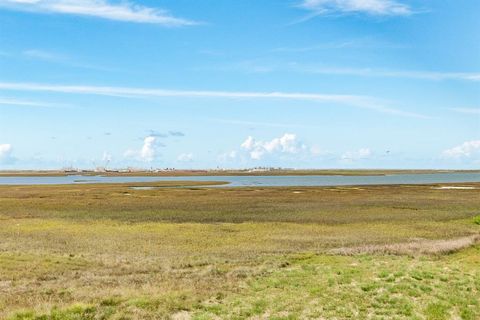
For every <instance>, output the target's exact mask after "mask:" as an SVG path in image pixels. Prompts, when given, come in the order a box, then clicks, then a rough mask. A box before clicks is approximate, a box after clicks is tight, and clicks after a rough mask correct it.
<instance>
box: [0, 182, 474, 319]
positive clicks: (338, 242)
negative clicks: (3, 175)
mask: <svg viewBox="0 0 480 320" xmlns="http://www.w3.org/2000/svg"><path fill="white" fill-rule="evenodd" d="M468 185H471V186H474V187H477V188H478V187H480V184H468ZM479 195H480V192H479V189H471V190H438V189H434V188H432V186H371V187H361V188H356V187H339V188H245V189H215V188H196V187H194V186H192V187H188V188H182V189H168V188H167V189H165V188H161V189H155V190H132V189H130V188H129V186H128V185H74V186H73V185H72V186H42V187H35V186H32V187H0V223H1V228H0V318H7V319H163V318H165V319H168V318H175V319H189V318H195V319H224V318H227V319H228V318H231V319H245V318H252V319H255V318H269V319H275V318H277V319H280V318H284V319H285V318H290V319H297V318H304V319H310V318H328V319H329V318H337V319H344V318H360V319H361V318H395V319H397V318H405V319H412V318H418V319H450V318H453V319H456V318H462V319H477V318H479V317H480V314H479V310H480V307H479V305H478V301H480V296H479V292H480V274H479V268H478V265H479V264H480V261H479V259H480V248H479V247H478V246H473V247H470V248H467V249H464V250H462V251H460V252H457V253H454V254H451V255H439V253H442V252H450V251H456V250H459V249H461V248H462V247H466V246H467V245H470V244H471V243H472V242H471V241H473V240H471V239H474V238H472V237H474V236H475V235H477V234H479V232H480V225H478V224H476V221H477V220H478V217H477V218H475V217H476V216H478V214H479V209H480V197H479ZM459 239H460V240H459ZM462 239H467V240H468V241H467V240H462ZM464 243H466V245H464ZM459 244H460V245H459ZM437 247H440V248H441V250H440V251H435V250H433V251H432V250H431V248H434V249H435V248H437ZM403 248H407V249H408V250H407V249H405V250H404V249H403ZM412 248H413V249H412ZM450 249H452V250H450ZM402 250H403V251H402ZM424 252H427V253H430V254H429V255H425V254H423V253H424ZM339 253H340V254H352V256H342V255H338V254H339Z"/></svg>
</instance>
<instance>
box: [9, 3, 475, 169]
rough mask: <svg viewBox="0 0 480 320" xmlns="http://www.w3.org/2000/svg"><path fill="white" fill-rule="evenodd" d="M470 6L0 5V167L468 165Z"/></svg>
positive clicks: (471, 140) (471, 137)
mask: <svg viewBox="0 0 480 320" xmlns="http://www.w3.org/2000/svg"><path fill="white" fill-rule="evenodd" d="M478 12H480V1H478V0H442V1H438V0H285V1H280V0H263V1H256V0H242V1H238V0H237V1H233V0H215V1H202V0H198V1H191V0H175V1H172V0H170V1H167V0H129V1H116V0H0V170H11V169H59V168H68V167H74V168H83V169H91V168H95V167H107V168H111V169H113V168H125V167H135V168H147V169H149V168H167V167H168V168H184V169H187V168H191V169H199V168H251V167H260V166H262V167H263V166H267V167H285V168H325V169H327V168H399V169H402V168H405V169H411V168H419V169H421V168H431V169H478V168H480V19H478Z"/></svg>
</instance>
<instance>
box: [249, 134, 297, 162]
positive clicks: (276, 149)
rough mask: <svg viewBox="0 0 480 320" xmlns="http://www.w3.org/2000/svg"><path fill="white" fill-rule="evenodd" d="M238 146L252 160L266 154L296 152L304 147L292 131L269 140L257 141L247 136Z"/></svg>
mask: <svg viewBox="0 0 480 320" xmlns="http://www.w3.org/2000/svg"><path fill="white" fill-rule="evenodd" d="M240 147H241V148H242V149H243V150H245V151H247V152H248V154H249V156H250V158H251V159H253V160H260V159H262V158H263V157H264V156H265V155H267V154H297V153H299V152H301V151H303V150H305V149H306V146H305V145H304V144H302V143H301V142H299V141H298V139H297V136H296V135H295V134H292V133H285V134H284V135H283V136H281V137H279V138H275V139H273V140H270V141H257V140H255V139H254V138H253V137H251V136H249V137H248V138H247V139H246V140H245V141H244V142H243V143H242V144H241V146H240Z"/></svg>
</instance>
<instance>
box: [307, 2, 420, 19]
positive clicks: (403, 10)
mask: <svg viewBox="0 0 480 320" xmlns="http://www.w3.org/2000/svg"><path fill="white" fill-rule="evenodd" d="M299 7H300V8H303V9H306V10H309V11H311V12H312V13H313V14H314V15H324V14H331V13H341V14H354V13H361V14H368V15H376V16H405V15H410V14H412V9H411V8H410V6H408V5H406V4H404V3H401V2H399V1H395V0H303V1H302V2H301V3H300V4H299Z"/></svg>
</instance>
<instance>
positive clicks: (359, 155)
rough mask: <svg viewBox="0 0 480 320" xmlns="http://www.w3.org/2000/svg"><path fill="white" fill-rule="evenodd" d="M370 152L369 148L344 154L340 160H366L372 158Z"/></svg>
mask: <svg viewBox="0 0 480 320" xmlns="http://www.w3.org/2000/svg"><path fill="white" fill-rule="evenodd" d="M372 154H373V153H372V150H370V149H369V148H361V149H358V150H356V151H348V152H345V153H344V154H343V155H342V157H341V159H342V161H343V162H355V161H359V160H364V159H368V158H370V157H371V156H372Z"/></svg>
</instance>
